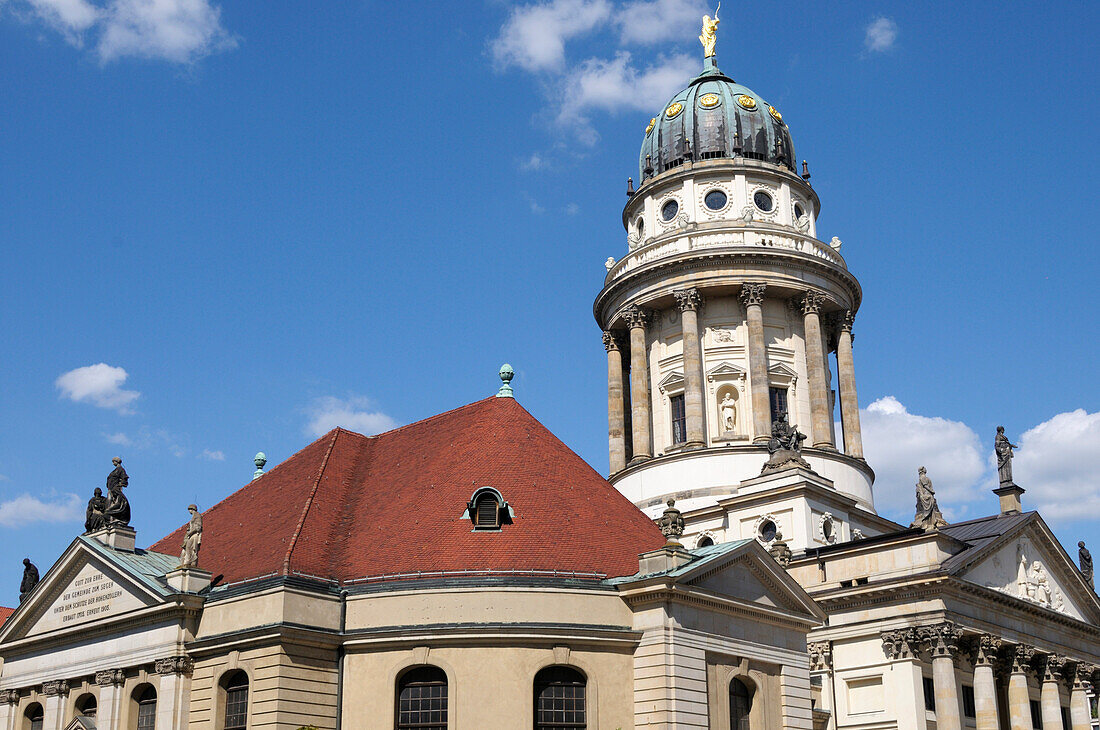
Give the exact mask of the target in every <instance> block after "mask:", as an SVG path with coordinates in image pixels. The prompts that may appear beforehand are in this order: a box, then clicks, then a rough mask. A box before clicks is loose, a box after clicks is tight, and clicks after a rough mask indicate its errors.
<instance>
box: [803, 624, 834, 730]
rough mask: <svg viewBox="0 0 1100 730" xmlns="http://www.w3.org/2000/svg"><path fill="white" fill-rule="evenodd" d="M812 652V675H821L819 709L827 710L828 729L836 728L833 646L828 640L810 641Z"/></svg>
mask: <svg viewBox="0 0 1100 730" xmlns="http://www.w3.org/2000/svg"><path fill="white" fill-rule="evenodd" d="M806 649H807V650H808V651H809V653H810V676H811V677H821V704H820V705H819V706H818V708H819V709H822V710H827V711H828V713H829V722H828V724H826V726H825V728H826V730H835V728H836V708H835V707H833V647H832V645H831V644H830V643H829V642H827V641H820V642H810V643H809V644H807V645H806Z"/></svg>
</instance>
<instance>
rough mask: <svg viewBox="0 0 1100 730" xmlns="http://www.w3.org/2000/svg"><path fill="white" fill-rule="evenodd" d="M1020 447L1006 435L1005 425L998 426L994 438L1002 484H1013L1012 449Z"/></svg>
mask: <svg viewBox="0 0 1100 730" xmlns="http://www.w3.org/2000/svg"><path fill="white" fill-rule="evenodd" d="M1018 448H1020V447H1019V446H1017V445H1016V444H1014V443H1012V442H1011V441H1009V440H1008V436H1005V427H1004V426H997V436H996V438H994V439H993V451H994V452H996V454H997V476H998V478H999V479H1000V482H1001V486H1005V485H1008V484H1012V483H1013V482H1012V456H1013V453H1012V450H1013V449H1018Z"/></svg>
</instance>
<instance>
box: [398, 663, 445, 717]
mask: <svg viewBox="0 0 1100 730" xmlns="http://www.w3.org/2000/svg"><path fill="white" fill-rule="evenodd" d="M413 728H415V729H416V730H447V675H446V673H444V671H443V670H442V669H440V668H439V667H415V668H413V669H410V670H408V671H407V672H405V673H404V674H402V675H401V677H400V678H399V679H398V680H397V730H413Z"/></svg>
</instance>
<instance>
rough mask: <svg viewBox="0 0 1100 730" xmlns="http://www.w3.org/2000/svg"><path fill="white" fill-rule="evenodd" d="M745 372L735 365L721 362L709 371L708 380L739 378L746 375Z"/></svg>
mask: <svg viewBox="0 0 1100 730" xmlns="http://www.w3.org/2000/svg"><path fill="white" fill-rule="evenodd" d="M745 374H746V373H745V371H744V370H743V369H742V368H739V367H737V366H736V365H734V364H733V363H729V362H721V363H718V364H717V365H715V366H714V367H712V368H711V369H710V370H708V371H707V377H708V378H712V379H713V378H739V377H742V376H743V375H745Z"/></svg>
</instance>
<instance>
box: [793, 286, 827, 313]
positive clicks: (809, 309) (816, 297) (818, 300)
mask: <svg viewBox="0 0 1100 730" xmlns="http://www.w3.org/2000/svg"><path fill="white" fill-rule="evenodd" d="M824 302H825V295H824V294H822V293H820V292H816V291H808V292H806V293H805V294H804V295H803V297H802V298H801V299H799V300H798V303H799V304H800V305H801V306H802V314H817V313H818V312H820V311H821V305H822V304H823V303H824Z"/></svg>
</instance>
